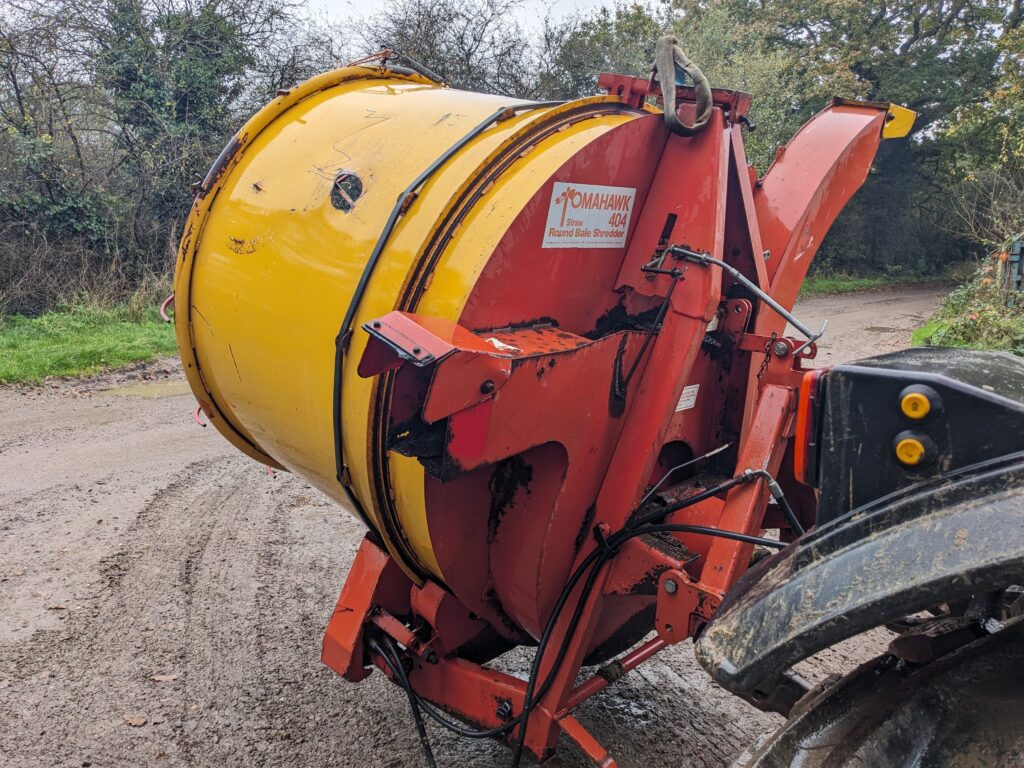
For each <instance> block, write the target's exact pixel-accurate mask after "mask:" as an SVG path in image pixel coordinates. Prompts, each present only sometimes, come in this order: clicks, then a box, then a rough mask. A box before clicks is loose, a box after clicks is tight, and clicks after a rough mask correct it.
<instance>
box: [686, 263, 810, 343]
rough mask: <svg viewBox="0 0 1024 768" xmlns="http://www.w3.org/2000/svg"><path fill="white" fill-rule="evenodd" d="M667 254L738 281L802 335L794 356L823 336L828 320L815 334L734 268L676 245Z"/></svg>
mask: <svg viewBox="0 0 1024 768" xmlns="http://www.w3.org/2000/svg"><path fill="white" fill-rule="evenodd" d="M667 252H668V253H671V254H672V255H673V256H674V257H675V258H677V259H683V260H685V261H691V262H693V263H694V264H700V265H701V266H705V267H706V266H709V265H711V264H714V265H715V266H718V267H721V268H722V269H724V270H725V271H726V272H728V273H729V276H730V277H732V278H734V279H735V280H737V281H739V282H740V283H741V284H742V285H743V286H744V287H745V288H747V289H748V290H750V291H751V292H752V293H754V294H755V295H756V296H757V297H758V298H759V299H761V301H763V302H764V303H765V304H767V305H768V306H769V307H771V308H772V309H773V310H775V312H776V313H778V314H779V315H780V316H781V317H782V318H783V319H784V320H786V322H788V323H790V324H791V325H792V326H793V327H794V328H796V329H797V330H798V331H800V333H802V334H803V335H804V338H806V339H807V341H806V342H804V343H803V344H802V345H800V346H799V347H797V349H795V350H794V351H793V354H794V355H799V354H800V353H801V352H803V351H804V350H805V349H807V347H809V346H810V345H811V344H813V343H815V342H816V341H817V340H818V339H820V338H821V337H822V336H824V335H825V328H826V327H827V326H828V320H826V321H825V322H824V323H822V324H821V330H820V331H818V332H817V333H815V332H814V331H812V330H811V329H810V328H808V327H807V326H806V325H804V324H803V323H802V322H800V320H798V319H797V318H796V317H795V316H794V315H793V313H791V312H790V311H789V310H788V309H786V308H785V307H783V306H782V305H781V304H779V303H778V302H777V301H775V299H773V298H772V297H771V296H769V295H768V294H767V293H765V291H764V290H763V289H762V288H761V287H760V286H759V285H758V284H757V283H755V282H753V281H751V280H749V279H747V277H746V276H745V275H744V274H743V273H742V272H740V271H739V270H738V269H736V268H735V267H733V266H730V265H729V264H726V263H725V262H724V261H721V260H720V259H715V258H712V257H711V254H708V253H697V252H696V251H691V250H690V249H689V248H683V247H681V246H678V245H673V246H670V247H669V248H668V249H667Z"/></svg>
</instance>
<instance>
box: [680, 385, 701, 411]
mask: <svg viewBox="0 0 1024 768" xmlns="http://www.w3.org/2000/svg"><path fill="white" fill-rule="evenodd" d="M699 391H700V384H691V385H690V386H688V387H683V394H681V395H680V396H679V402H678V403H677V404H676V413H679V411H688V410H690V409H691V408H693V406H695V405H696V404H697V393H698V392H699Z"/></svg>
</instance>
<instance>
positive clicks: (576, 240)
mask: <svg viewBox="0 0 1024 768" xmlns="http://www.w3.org/2000/svg"><path fill="white" fill-rule="evenodd" d="M635 197H636V189H635V188H633V187H606V186H602V185H597V184H573V183H571V182H569V183H567V182H563V181H556V182H555V184H554V186H553V187H552V189H551V205H550V206H549V207H548V222H547V226H546V227H545V228H544V242H543V243H542V246H541V247H543V248H624V247H625V246H626V233H627V232H628V231H629V217H630V214H631V213H632V212H633V199H634V198H635Z"/></svg>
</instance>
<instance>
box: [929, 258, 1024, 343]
mask: <svg viewBox="0 0 1024 768" xmlns="http://www.w3.org/2000/svg"><path fill="white" fill-rule="evenodd" d="M996 269H997V266H996V262H995V261H994V260H988V261H986V262H984V263H983V264H982V265H981V266H980V267H979V268H978V271H977V272H976V273H975V275H974V277H973V278H972V279H971V280H970V281H969V282H967V283H966V284H964V285H963V286H961V287H960V288H958V289H956V290H955V291H953V292H952V293H951V294H949V296H947V297H946V298H945V299H944V300H943V302H942V305H941V306H940V307H939V311H938V312H936V313H935V315H934V316H933V317H932V318H931V319H930V320H929V321H928V323H927V325H925V326H924V327H923V328H921V329H919V330H918V331H917V333H915V335H914V341H915V343H919V344H926V345H928V346H934V347H974V348H979V349H1002V350H1006V351H1009V352H1013V353H1015V354H1018V355H1024V302H1022V305H1020V306H1017V307H1014V308H1008V307H1006V306H1004V303H1003V296H1002V291H1001V290H1000V289H999V286H998V284H997V282H996V279H995V277H996Z"/></svg>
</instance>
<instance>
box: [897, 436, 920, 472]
mask: <svg viewBox="0 0 1024 768" xmlns="http://www.w3.org/2000/svg"><path fill="white" fill-rule="evenodd" d="M924 455H925V447H924V443H922V442H921V441H920V440H918V439H917V438H916V437H905V438H903V439H902V440H900V441H899V442H898V443H896V458H897V459H899V460H900V462H901V463H903V464H906V465H907V466H910V467H913V466H916V465H918V464H920V463H921V462H922V461H924Z"/></svg>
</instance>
